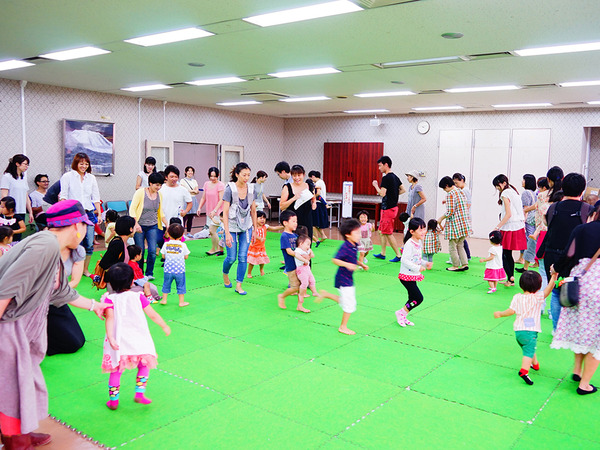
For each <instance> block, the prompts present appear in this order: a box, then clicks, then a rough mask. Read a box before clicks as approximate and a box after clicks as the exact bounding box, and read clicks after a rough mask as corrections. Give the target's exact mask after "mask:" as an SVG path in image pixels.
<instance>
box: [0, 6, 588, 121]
mask: <svg viewBox="0 0 600 450" xmlns="http://www.w3.org/2000/svg"><path fill="white" fill-rule="evenodd" d="M322 1H324V0H322ZM322 1H321V0H213V1H209V0H170V1H158V0H125V1H123V0H103V1H99V0H88V1H85V2H82V1H74V0H61V1H52V2H51V1H39V0H4V1H3V2H2V5H1V6H2V9H1V11H2V14H1V17H0V61H4V60H8V59H24V58H32V57H36V56H37V55H40V54H44V53H47V52H52V51H58V50H65V49H71V48H75V47H80V46H84V45H95V46H99V47H101V48H104V49H106V50H110V51H112V53H110V54H107V55H100V56H94V57H90V58H83V59H79V60H72V61H65V62H58V61H44V60H39V59H38V60H33V61H32V62H35V63H36V65H35V66H31V67H27V68H23V69H15V70H10V71H4V72H0V77H3V78H9V79H14V80H27V81H30V82H36V83H43V84H50V85H56V86H64V87H70V88H75V89H85V90H93V91H101V92H108V93H114V94H120V95H130V96H133V97H143V98H151V99H157V100H166V101H168V102H179V103H188V104H194V105H202V106H207V107H212V108H223V109H229V110H237V111H244V112H249V113H256V114H266V115H273V116H281V117H294V116H304V115H313V116H319V115H331V114H343V113H342V111H344V110H349V109H371V108H386V109H389V110H390V111H391V113H395V114H398V113H400V114H402V113H408V112H410V111H411V108H413V107H419V106H445V105H462V106H464V107H466V108H467V109H466V110H467V111H486V110H492V109H493V108H492V107H491V106H490V105H492V104H500V103H502V104H504V103H524V102H550V103H553V104H555V105H556V106H555V107H559V108H565V107H567V108H572V107H590V106H589V105H587V104H586V103H585V102H587V101H590V100H600V86H592V87H580V88H560V87H558V86H556V85H555V84H556V83H560V82H565V81H583V80H599V79H600V51H592V52H582V53H574V54H563V55H550V56H531V57H517V56H507V57H504V58H498V59H487V60H472V61H461V62H454V63H446V64H437V65H427V66H415V67H404V68H395V69H379V68H376V67H374V66H373V65H372V64H376V63H382V62H392V61H406V60H415V59H424V58H435V57H442V56H457V55H476V54H487V53H496V52H508V51H513V50H517V49H522V48H530V47H540V46H547V45H559V44H570V43H582V42H593V41H600V26H599V24H600V4H599V3H598V0H560V1H559V0H501V1H498V0H419V1H413V2H409V3H403V4H396V5H391V6H385V7H378V8H372V9H366V10H364V11H359V12H356V13H350V14H345V15H341V16H335V17H328V18H321V19H315V20H311V21H305V22H299V23H294V24H287V25H279V26H274V27H269V28H261V27H258V26H255V25H252V24H249V23H246V22H244V21H242V20H241V18H243V17H248V16H251V15H256V14H261V13H266V12H272V11H278V10H281V9H287V8H292V7H299V6H306V5H310V4H314V3H321V2H322ZM190 26H200V27H201V28H203V29H205V30H207V31H211V32H213V33H215V36H210V37H206V38H202V39H195V40H190V41H185V42H179V43H173V44H165V45H160V46H155V47H140V46H136V45H132V44H128V43H125V42H123V40H124V39H128V38H133V37H138V36H142V35H147V34H153V33H158V32H164V31H171V30H175V29H180V28H185V27H190ZM445 32H460V33H463V34H464V37H463V38H462V39H457V40H448V39H443V38H442V37H441V34H442V33H445ZM190 62H200V63H203V64H204V67H200V68H198V67H191V66H189V65H188V63H190ZM322 66H333V67H336V68H338V69H340V70H341V71H342V73H337V74H331V75H318V76H312V77H300V78H288V79H275V78H271V77H268V76H267V75H266V74H267V73H272V72H277V71H283V70H295V69H303V68H314V67H322ZM223 76H240V77H243V78H247V79H250V80H251V81H248V82H244V83H237V84H230V85H220V86H204V87H196V86H189V85H181V86H180V85H177V86H176V87H174V88H173V89H167V90H162V91H154V92H146V93H144V92H142V93H126V92H123V91H120V90H119V89H120V88H123V87H130V86H137V85H145V84H154V83H165V84H174V83H183V82H185V81H191V80H197V79H202V78H216V77H223ZM392 81H396V82H402V83H403V84H394V83H392ZM505 84H516V85H522V86H530V85H550V86H545V87H536V88H528V89H521V90H517V91H505V92H488V93H468V94H449V93H443V92H441V93H440V92H438V93H435V92H434V93H423V92H424V91H436V90H441V89H447V88H453V87H470V86H486V85H505ZM392 90H411V91H413V92H418V93H420V94H419V95H413V96H408V97H391V98H357V97H354V96H353V94H357V93H361V92H381V91H392ZM264 91H272V92H277V93H281V94H285V95H287V96H290V97H303V96H316V95H325V96H329V97H332V98H333V99H332V100H327V101H318V102H306V103H283V102H279V101H271V102H265V103H263V104H260V105H253V106H238V107H220V106H216V103H217V102H224V101H237V100H244V99H246V100H248V98H247V97H246V96H243V95H242V94H244V93H246V94H248V93H252V92H264ZM339 97H341V98H339Z"/></svg>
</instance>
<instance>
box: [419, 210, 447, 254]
mask: <svg viewBox="0 0 600 450" xmlns="http://www.w3.org/2000/svg"><path fill="white" fill-rule="evenodd" d="M443 229H444V227H443V226H441V225H440V224H439V223H438V221H437V220H435V219H430V220H429V221H428V222H427V233H425V238H423V256H424V257H425V260H426V261H428V262H433V255H435V254H436V253H439V252H441V251H442V243H441V242H440V235H441V234H442V230H443Z"/></svg>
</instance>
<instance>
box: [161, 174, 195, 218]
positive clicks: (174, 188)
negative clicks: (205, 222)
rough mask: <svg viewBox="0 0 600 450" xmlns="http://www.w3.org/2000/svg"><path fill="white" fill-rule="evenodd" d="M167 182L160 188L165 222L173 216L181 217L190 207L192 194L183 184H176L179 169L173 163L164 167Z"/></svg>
mask: <svg viewBox="0 0 600 450" xmlns="http://www.w3.org/2000/svg"><path fill="white" fill-rule="evenodd" d="M165 178H166V180H167V182H166V183H165V184H164V185H163V187H162V188H160V193H161V195H162V206H163V212H164V215H165V218H166V220H167V223H168V222H169V221H170V219H171V218H173V217H179V219H180V220H181V221H182V222H183V217H185V215H186V214H187V213H188V212H189V211H190V209H192V196H191V195H190V193H189V192H188V190H187V189H185V188H184V187H183V186H180V185H179V184H178V181H179V169H178V168H177V167H175V166H173V165H170V166H167V167H166V168H165Z"/></svg>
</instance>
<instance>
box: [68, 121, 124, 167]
mask: <svg viewBox="0 0 600 450" xmlns="http://www.w3.org/2000/svg"><path fill="white" fill-rule="evenodd" d="M114 137H115V124H114V123H111V122H96V121H91V120H70V119H64V120H63V148H64V169H65V172H68V171H69V170H71V163H72V162H73V157H74V156H75V154H77V153H86V154H87V155H88V156H89V157H90V162H91V164H92V173H93V174H94V175H112V174H114V173H115V151H114V150H115V145H114Z"/></svg>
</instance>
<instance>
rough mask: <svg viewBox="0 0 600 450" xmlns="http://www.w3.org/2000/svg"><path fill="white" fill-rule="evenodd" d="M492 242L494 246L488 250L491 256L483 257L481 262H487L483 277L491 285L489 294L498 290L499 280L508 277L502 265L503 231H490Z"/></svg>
mask: <svg viewBox="0 0 600 450" xmlns="http://www.w3.org/2000/svg"><path fill="white" fill-rule="evenodd" d="M489 237H490V244H492V246H491V247H490V249H489V250H488V253H489V256H488V257H487V258H481V259H480V260H479V262H484V263H485V273H484V274H483V279H484V280H486V281H487V282H488V284H489V285H490V290H489V291H487V293H488V294H493V293H494V292H496V287H497V286H498V281H502V280H504V279H506V273H505V272H504V268H503V267H502V233H501V232H500V231H498V230H494V231H492V232H491V233H490V236H489Z"/></svg>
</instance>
